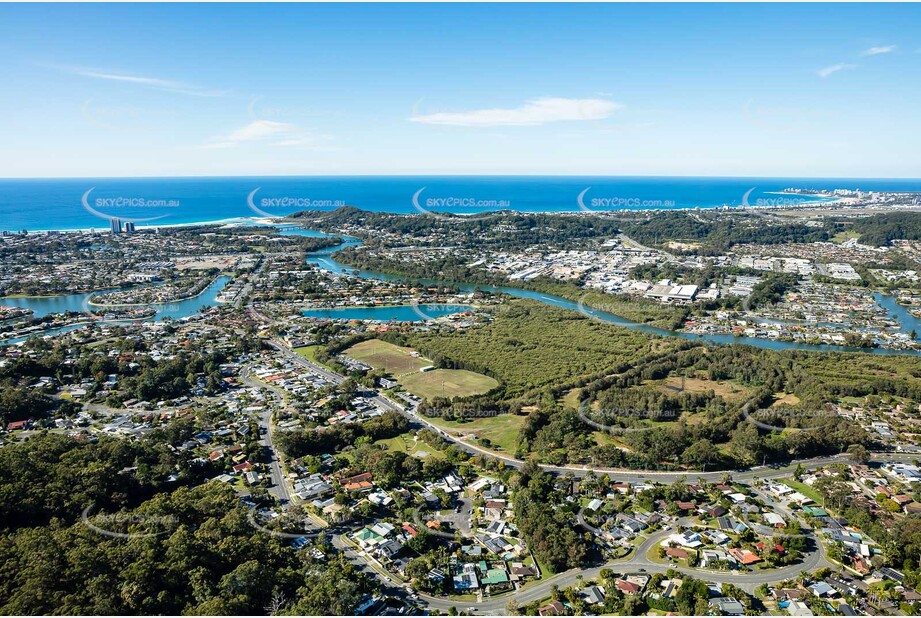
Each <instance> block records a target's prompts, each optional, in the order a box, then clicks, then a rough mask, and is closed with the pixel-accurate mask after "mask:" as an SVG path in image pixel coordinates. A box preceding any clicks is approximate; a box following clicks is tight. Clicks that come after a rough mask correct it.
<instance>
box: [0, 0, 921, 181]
mask: <svg viewBox="0 0 921 618" xmlns="http://www.w3.org/2000/svg"><path fill="white" fill-rule="evenodd" d="M919 32H921V6H918V5H913V4H885V5H879V4H840V5H829V4H822V5H815V4H782V5H779V4H739V5H726V4H718V5H694V4H675V5H663V4H649V5H631V4H608V5H599V4H588V5H560V4H533V5H527V4H524V5H522V4H514V5H513V4H490V5H487V4H477V5H457V4H455V5H450V4H437V5H426V4H411V5H406V4H400V5H381V4H372V5H346V4H325V5H293V4H281V5H265V4H262V5H247V4H233V5H217V4H203V5H166V4H150V5H112V4H100V5H75V4H65V5H24V4H20V5H12V4H6V5H0V80H2V83H3V84H4V96H3V97H0V139H2V143H3V147H2V148H0V176H2V177H6V178H41V177H49V178H53V177H132V176H268V175H284V176H298V175H343V176H348V175H484V174H489V175H561V176H562V175H586V176H590V175H604V176H723V177H732V176H754V177H796V178H821V177H826V178H829V177H833V178H919V177H921V151H919V149H918V147H917V136H918V135H921V113H919V111H918V109H919V107H921V105H919V101H921V40H919V38H921V37H919V36H918V33H919Z"/></svg>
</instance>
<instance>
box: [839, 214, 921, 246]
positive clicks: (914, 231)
mask: <svg viewBox="0 0 921 618" xmlns="http://www.w3.org/2000/svg"><path fill="white" fill-rule="evenodd" d="M850 229H851V230H853V231H855V232H858V233H859V234H860V242H861V243H862V244H865V245H873V246H876V247H882V246H885V245H888V244H890V243H891V242H892V241H893V240H921V213H919V212H892V213H885V214H879V215H873V216H870V217H866V218H864V219H857V220H856V221H854V223H853V225H852V226H851V227H850Z"/></svg>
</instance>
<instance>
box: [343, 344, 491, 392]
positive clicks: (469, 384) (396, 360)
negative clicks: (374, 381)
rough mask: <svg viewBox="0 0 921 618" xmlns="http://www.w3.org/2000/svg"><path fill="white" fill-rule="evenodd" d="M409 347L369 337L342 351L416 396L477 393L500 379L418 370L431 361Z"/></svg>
mask: <svg viewBox="0 0 921 618" xmlns="http://www.w3.org/2000/svg"><path fill="white" fill-rule="evenodd" d="M412 352H413V349H412V348H402V347H400V346H396V345H393V344H391V343H387V342H385V341H380V340H378V339H370V340H368V341H362V342H361V343H358V344H355V345H353V346H352V347H350V348H349V349H347V350H345V351H344V352H343V354H345V355H346V356H350V357H352V358H354V359H355V360H357V361H361V362H362V363H366V364H368V365H371V366H372V367H374V368H375V369H383V370H384V371H386V372H388V373H390V374H392V375H393V376H395V377H396V379H397V381H398V382H399V383H400V386H402V387H403V388H405V389H406V390H407V391H409V392H410V393H412V394H413V395H416V396H418V397H423V398H425V399H432V398H433V397H441V396H442V395H444V396H445V397H448V398H453V397H468V396H470V395H479V394H481V393H485V392H487V391H490V390H492V389H493V388H495V387H496V386H498V385H499V383H498V382H497V381H496V380H494V379H493V378H490V377H489V376H484V375H483V374H480V373H474V372H472V371H465V370H463V369H433V370H431V371H426V372H425V373H422V372H420V371H419V370H420V369H422V368H423V367H428V366H430V365H431V364H432V361H430V360H429V359H427V358H424V357H422V356H413V355H412Z"/></svg>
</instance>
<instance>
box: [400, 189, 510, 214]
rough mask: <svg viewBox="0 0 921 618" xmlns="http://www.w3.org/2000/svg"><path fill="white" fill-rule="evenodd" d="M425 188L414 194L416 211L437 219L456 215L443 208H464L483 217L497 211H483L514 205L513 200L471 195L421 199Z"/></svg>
mask: <svg viewBox="0 0 921 618" xmlns="http://www.w3.org/2000/svg"><path fill="white" fill-rule="evenodd" d="M425 189H426V188H425V187H422V188H421V189H419V190H418V191H416V192H415V193H414V194H413V197H412V205H413V208H415V209H416V211H417V212H419V213H421V214H424V215H428V216H431V217H435V218H436V219H452V218H454V217H455V216H456V215H449V214H445V213H443V212H439V210H443V209H451V208H454V209H464V210H466V211H467V212H468V213H469V216H470V217H471V218H473V217H476V218H483V217H490V216H494V215H495V213H488V212H483V211H488V210H497V209H499V210H508V209H510V208H511V207H512V201H511V200H506V199H482V198H476V197H471V196H447V197H430V198H426V199H424V200H421V199H420V198H421V196H422V192H423V191H425ZM423 204H424V205H423ZM471 211H472V212H471ZM458 214H459V213H458Z"/></svg>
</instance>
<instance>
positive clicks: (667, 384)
mask: <svg viewBox="0 0 921 618" xmlns="http://www.w3.org/2000/svg"><path fill="white" fill-rule="evenodd" d="M646 384H650V385H658V386H659V388H660V390H662V392H664V393H666V394H669V395H673V394H675V393H678V392H681V386H682V381H681V376H669V377H667V378H665V379H664V380H653V381H649V382H646ZM684 390H686V391H687V392H689V393H705V392H707V391H710V390H712V391H713V392H714V393H715V394H716V395H717V396H718V397H722V398H723V399H725V400H726V401H740V400H742V399H745V398H746V397H748V396H750V394H751V392H752V390H753V389H751V388H747V387H745V386H740V385H738V384H735V383H734V382H713V381H711V380H703V379H701V378H685V379H684Z"/></svg>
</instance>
